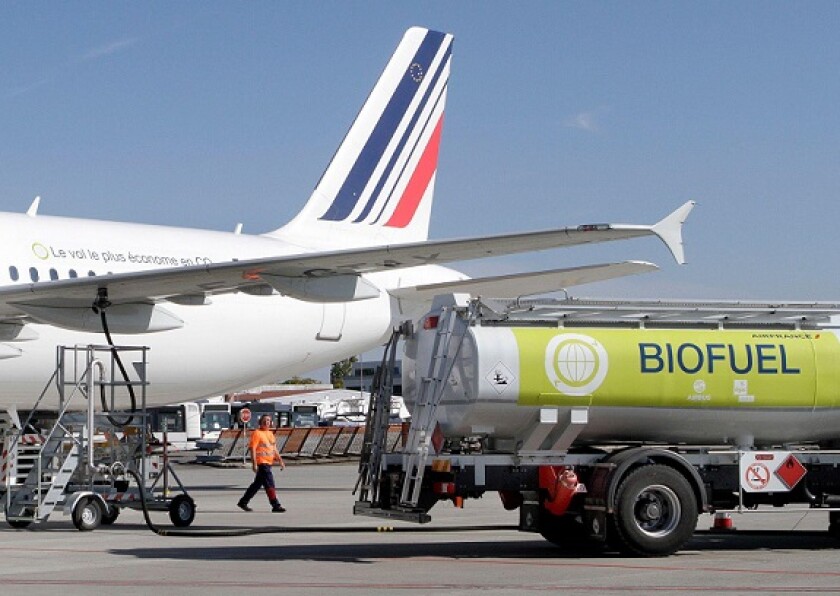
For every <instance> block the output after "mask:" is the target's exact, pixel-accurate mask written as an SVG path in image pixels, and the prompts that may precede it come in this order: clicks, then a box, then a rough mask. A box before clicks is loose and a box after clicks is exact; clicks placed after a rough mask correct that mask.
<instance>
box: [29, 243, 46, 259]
mask: <svg viewBox="0 0 840 596" xmlns="http://www.w3.org/2000/svg"><path fill="white" fill-rule="evenodd" d="M32 254H33V255H35V256H36V257H38V258H39V259H41V260H42V261H46V260H47V259H48V258H50V251H49V249H48V248H47V247H46V246H44V245H43V244H41V243H40V242H33V243H32Z"/></svg>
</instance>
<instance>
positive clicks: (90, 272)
mask: <svg viewBox="0 0 840 596" xmlns="http://www.w3.org/2000/svg"><path fill="white" fill-rule="evenodd" d="M88 277H96V273H94V272H93V271H88Z"/></svg>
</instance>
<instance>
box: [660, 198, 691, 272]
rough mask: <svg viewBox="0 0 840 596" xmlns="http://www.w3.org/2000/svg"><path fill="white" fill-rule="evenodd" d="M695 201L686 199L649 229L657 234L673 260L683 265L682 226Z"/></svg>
mask: <svg viewBox="0 0 840 596" xmlns="http://www.w3.org/2000/svg"><path fill="white" fill-rule="evenodd" d="M696 204H697V203H696V202H695V201H686V202H685V203H683V204H682V205H681V206H680V207H678V208H677V209H675V210H674V211H673V212H672V213H671V214H669V215H667V216H665V217H664V218H662V219H661V220H660V221H659V222H657V223H655V224H654V225H653V227H652V228H651V230H652V231H653V233H654V234H656V235H657V236H659V238H660V239H661V240H662V242H664V243H665V246H667V247H668V250H670V251H671V254H672V255H673V256H674V260H675V261H677V263H679V264H680V265H685V249H684V247H683V239H682V227H683V224H684V223H685V220H686V219H688V214H689V213H691V210H692V209H694V206H695V205H696Z"/></svg>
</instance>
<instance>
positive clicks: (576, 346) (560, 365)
mask: <svg viewBox="0 0 840 596" xmlns="http://www.w3.org/2000/svg"><path fill="white" fill-rule="evenodd" d="M608 364H609V358H608V357H607V351H606V350H605V349H604V346H603V345H601V344H600V343H599V342H598V341H597V340H595V339H593V338H592V337H589V336H588V335H581V334H579V333H564V334H561V335H556V336H555V337H553V338H552V339H551V341H549V342H548V345H547V346H546V349H545V374H546V375H547V376H548V379H549V380H550V381H551V384H552V385H554V387H555V388H556V389H557V390H558V391H560V392H561V393H565V394H566V395H588V394H591V393H592V392H593V391H595V390H596V389H597V388H598V387H600V386H601V383H603V382H604V379H605V378H606V376H607V368H608Z"/></svg>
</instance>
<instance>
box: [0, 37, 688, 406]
mask: <svg viewBox="0 0 840 596" xmlns="http://www.w3.org/2000/svg"><path fill="white" fill-rule="evenodd" d="M452 41H453V36H452V35H450V34H446V33H442V32H437V31H432V30H428V29H424V28H420V27H414V28H411V29H409V30H408V31H407V32H406V33H405V35H404V37H403V38H402V40H401V42H400V43H399V45H398V47H397V49H396V51H395V52H394V54H393V56H392V57H391V59H390V61H389V62H388V64H387V66H386V68H385V70H384V72H383V73H382V75H381V76H380V78H379V79H378V82H377V83H376V85H375V86H374V88H373V91H372V92H371V94H370V95H369V96H368V98H367V100H366V101H365V103H364V104H363V107H362V109H361V111H360V112H359V114H358V116H357V117H356V119H355V120H354V122H353V123H352V125H351V128H350V129H349V131H348V133H347V135H346V136H345V138H344V140H343V141H342V143H341V144H340V146H339V148H338V150H337V151H336V153H335V155H334V156H333V158H332V160H331V161H330V162H329V164H328V166H327V168H326V170H325V172H324V173H323V175H322V177H321V179H320V180H319V181H318V183H317V185H316V186H315V189H314V191H313V192H312V195H311V197H310V198H309V199H308V201H307V202H306V203H305V205H304V206H303V208H302V210H301V211H300V212H299V213H298V214H297V216H295V217H294V218H293V219H292V220H291V221H290V222H289V223H287V224H286V225H283V226H282V227H279V228H277V229H275V230H273V231H270V232H267V233H264V234H259V235H248V234H243V233H241V229H237V230H236V231H235V232H230V233H229V232H221V231H207V230H197V229H184V228H173V227H164V226H155V225H139V224H132V223H118V222H108V221H100V220H83V219H73V218H65V217H52V216H45V215H41V214H39V213H38V209H39V202H40V199H38V198H36V199H35V201H34V202H33V203H32V206H31V207H30V208H29V209H28V210H27V212H26V213H0V238H2V240H0V243H2V254H3V260H4V265H5V266H4V269H5V270H0V387H2V391H0V408H2V407H8V406H13V405H17V406H19V407H26V406H28V405H31V404H32V403H33V402H34V400H35V399H36V398H37V397H38V395H39V393H40V392H41V391H42V389H43V387H44V384H45V383H46V382H47V381H48V379H49V378H50V375H51V374H52V371H53V369H54V368H55V363H56V346H73V345H103V331H109V335H110V333H112V334H113V341H114V342H116V343H117V344H119V345H144V346H148V347H149V357H148V379H149V382H150V384H149V386H148V389H147V392H146V403H147V405H158V404H165V403H174V402H183V401H184V400H189V399H198V398H202V397H206V396H211V395H220V394H223V393H228V392H231V391H234V390H238V389H243V388H248V387H253V386H257V385H261V384H265V383H269V382H273V381H275V380H277V379H280V378H286V377H289V376H292V375H295V374H300V373H303V372H306V371H311V370H314V369H316V368H319V367H322V366H326V365H329V364H330V363H332V362H335V361H338V360H341V359H343V358H346V357H349V356H350V355H354V354H359V353H362V352H365V351H367V350H370V349H372V348H375V347H376V346H379V345H381V344H382V343H384V342H385V340H386V339H387V337H388V335H389V334H390V332H391V330H392V328H393V327H394V326H395V325H396V324H397V323H398V322H400V321H402V320H405V319H408V318H416V317H419V316H420V315H422V314H423V313H424V312H425V311H426V310H427V309H428V306H429V304H430V302H431V298H432V297H433V296H434V295H435V294H438V293H441V292H452V291H461V292H471V293H473V294H476V293H481V294H484V295H505V296H509V295H514V296H515V295H523V294H535V293H540V292H547V291H553V290H558V289H561V288H565V287H568V286H573V285H577V284H581V283H588V282H592V281H601V280H606V279H611V278H615V277H620V276H624V275H632V274H637V273H643V272H648V271H653V270H655V269H657V267H656V266H655V265H653V264H652V263H647V262H639V261H626V262H620V263H606V264H601V265H589V266H583V267H573V268H567V269H555V270H551V271H540V272H529V273H519V274H512V275H501V276H496V277H490V278H482V279H469V278H468V276H466V275H464V274H463V273H461V272H459V271H457V270H455V269H451V268H449V267H445V266H444V264H448V263H451V262H454V261H462V260H468V259H475V258H485V257H493V256H498V255H507V254H513V253H520V252H527V251H536V250H545V249H551V248H557V247H565V246H572V245H579V244H585V243H595V242H605V241H612V240H622V239H631V238H638V237H643V236H651V235H652V236H656V237H659V238H660V239H661V240H663V241H664V242H665V244H666V245H667V247H668V248H669V249H670V251H671V253H672V254H673V256H674V258H675V259H676V260H677V262H679V263H682V262H684V255H683V245H682V235H681V234H682V225H683V222H684V221H685V219H686V217H687V216H688V213H689V212H690V211H691V208H692V207H693V202H688V203H685V204H684V205H682V206H681V207H679V208H678V209H676V210H675V211H674V212H673V213H671V214H670V215H668V216H667V217H665V218H664V219H662V220H661V221H659V222H658V223H656V224H653V225H626V224H591V225H583V226H576V227H569V228H557V229H550V230H544V231H533V232H526V233H511V234H503V235H495V236H479V237H471V238H460V239H452V240H429V234H428V232H429V219H430V214H431V209H432V201H433V196H434V186H435V178H436V173H437V164H438V149H439V146H440V140H441V130H442V126H443V120H444V107H445V103H446V95H447V88H448V82H449V75H450V63H451V57H452ZM103 313H104V314H103ZM103 324H105V325H107V328H108V329H107V330H106V329H103ZM130 369H131V367H129V370H130Z"/></svg>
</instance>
